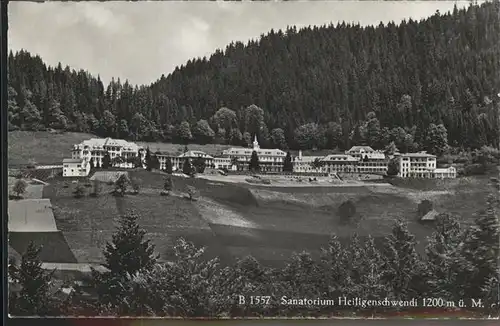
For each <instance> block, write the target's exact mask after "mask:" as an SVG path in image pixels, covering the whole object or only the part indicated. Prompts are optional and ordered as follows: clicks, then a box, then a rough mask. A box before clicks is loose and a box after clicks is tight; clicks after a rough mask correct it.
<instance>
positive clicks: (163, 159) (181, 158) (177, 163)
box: [155, 151, 214, 171]
mask: <svg viewBox="0 0 500 326" xmlns="http://www.w3.org/2000/svg"><path fill="white" fill-rule="evenodd" d="M155 155H156V157H157V158H158V161H160V169H161V170H164V169H165V168H166V163H167V159H170V162H172V171H181V170H182V167H183V166H184V162H185V161H186V160H190V161H191V163H193V160H194V159H197V158H203V159H204V160H205V165H206V166H207V167H211V166H213V165H214V158H213V157H212V156H210V155H208V154H206V153H205V152H202V151H187V152H185V153H182V154H181V155H178V156H175V155H172V154H169V153H160V152H157V153H156V154H155Z"/></svg>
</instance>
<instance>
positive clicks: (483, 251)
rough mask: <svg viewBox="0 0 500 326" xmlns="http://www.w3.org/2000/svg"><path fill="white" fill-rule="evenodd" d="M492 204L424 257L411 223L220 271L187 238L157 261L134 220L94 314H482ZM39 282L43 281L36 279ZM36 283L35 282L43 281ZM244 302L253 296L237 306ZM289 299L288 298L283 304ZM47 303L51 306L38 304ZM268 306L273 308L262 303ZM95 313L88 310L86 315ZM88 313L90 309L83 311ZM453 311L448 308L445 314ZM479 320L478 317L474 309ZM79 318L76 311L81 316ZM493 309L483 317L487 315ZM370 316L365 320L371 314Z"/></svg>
mask: <svg viewBox="0 0 500 326" xmlns="http://www.w3.org/2000/svg"><path fill="white" fill-rule="evenodd" d="M497 205H498V203H497V202H494V201H493V200H489V201H488V203H487V209H486V210H485V211H484V212H483V213H481V214H479V216H478V217H477V219H476V221H475V223H474V225H473V226H472V227H471V228H467V229H465V228H463V227H461V226H460V224H459V223H458V221H457V220H456V219H455V218H454V217H453V216H451V215H445V214H442V215H440V217H439V219H438V220H437V221H436V224H435V225H434V232H433V234H432V236H431V237H430V238H429V243H428V246H427V250H426V254H425V256H421V255H419V254H418V253H417V250H416V241H415V237H414V235H412V234H411V233H410V232H409V230H408V227H407V225H406V223H404V222H402V221H398V222H396V223H395V225H394V226H393V229H392V232H391V234H389V235H388V236H386V237H384V238H380V239H374V238H372V237H361V236H359V235H356V234H354V235H352V236H351V238H350V239H349V241H347V242H341V241H340V239H338V238H337V237H332V238H331V240H330V242H329V243H328V244H326V246H325V247H324V248H322V250H321V255H320V257H319V259H313V257H312V256H311V255H310V254H309V253H307V252H301V253H296V254H294V255H292V257H290V259H289V260H288V262H287V263H286V264H285V266H284V267H282V268H277V269H272V268H268V267H265V266H262V265H261V264H260V263H259V262H258V261H257V260H256V259H254V258H253V257H246V258H244V259H242V260H240V261H238V262H237V263H236V264H234V265H232V266H228V267H224V268H222V267H221V266H219V264H218V260H217V259H212V260H209V259H206V258H205V257H204V250H203V248H198V247H196V246H195V245H193V244H192V243H190V242H187V241H185V240H184V239H178V240H177V241H176V242H175V245H174V247H173V259H171V260H170V261H169V262H168V263H163V262H158V261H157V258H158V256H157V255H155V254H154V246H152V245H151V244H150V243H149V242H148V241H147V240H145V235H146V234H145V232H144V231H143V230H141V228H140V227H139V225H138V223H137V221H138V219H139V217H138V216H137V215H134V214H128V215H126V216H124V217H122V220H121V226H120V228H119V229H118V231H117V232H116V233H115V235H114V236H113V240H112V242H110V243H108V244H107V246H106V248H105V250H104V256H105V257H106V267H107V268H108V269H109V272H107V273H103V274H101V273H97V272H95V271H94V272H93V282H94V284H95V287H96V289H97V292H98V294H99V299H98V300H97V302H95V303H93V304H89V305H88V306H92V309H93V310H92V311H91V312H89V311H87V313H90V314H91V315H96V314H101V315H117V314H119V315H127V316H176V317H250V316H252V317H261V316H282V317H314V316H353V315H358V316H359V315H360V314H363V315H364V314H375V315H377V314H385V313H389V312H394V311H396V310H403V309H405V311H406V312H407V313H408V314H409V315H411V309H413V308H411V309H409V308H405V307H397V306H387V307H381V306H373V307H371V306H368V307H354V306H348V305H340V306H339V305H335V306H332V305H320V304H311V305H307V304H299V305H286V304H282V302H283V300H285V301H286V300H287V298H288V299H290V298H295V299H302V298H311V299H316V298H333V299H334V300H337V299H338V298H339V297H344V296H345V297H349V298H356V297H357V298H363V299H368V300H369V299H384V298H387V299H388V300H411V299H413V298H416V299H419V300H421V299H422V298H424V297H427V298H431V297H434V298H442V299H443V300H450V301H451V300H459V299H470V298H475V299H476V300H477V299H482V302H483V304H484V306H485V307H491V304H492V303H494V302H495V301H496V300H497V297H496V295H497V294H498V291H497V288H498V277H497V273H498V266H497V265H496V258H497V256H496V255H498V242H497V240H498V232H499V231H498V210H497V208H498V207H497ZM35 278H36V277H35ZM36 279H38V278H36ZM268 294H269V296H270V297H269V304H262V303H261V304H255V302H254V304H252V303H251V302H250V301H249V297H250V296H251V295H253V296H262V295H268ZM239 295H243V296H245V297H246V301H245V303H244V304H240V302H239V300H238V299H239ZM283 297H286V298H283ZM40 300H44V299H43V298H40ZM261 300H264V302H265V301H267V300H268V299H267V298H265V297H261ZM88 306H85V307H87V308H86V309H88ZM82 309H83V308H82ZM442 309H443V310H446V309H447V308H442ZM475 309H476V313H477V312H478V311H479V310H478V309H477V308H475ZM75 310H78V307H76V308H75ZM489 312H490V311H488V310H487V309H486V308H485V310H483V311H482V313H489ZM364 316H366V315H364Z"/></svg>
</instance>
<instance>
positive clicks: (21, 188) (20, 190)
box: [12, 179, 28, 198]
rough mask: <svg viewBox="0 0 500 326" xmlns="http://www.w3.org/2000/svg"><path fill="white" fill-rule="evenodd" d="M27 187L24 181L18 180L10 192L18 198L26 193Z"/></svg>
mask: <svg viewBox="0 0 500 326" xmlns="http://www.w3.org/2000/svg"><path fill="white" fill-rule="evenodd" d="M27 187H28V184H27V183H26V181H24V180H21V179H19V180H17V181H16V183H15V184H14V187H13V188H12V191H13V192H14V193H15V194H16V195H17V197H18V198H20V197H21V195H23V194H24V193H25V192H26V188H27Z"/></svg>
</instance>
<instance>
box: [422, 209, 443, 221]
mask: <svg viewBox="0 0 500 326" xmlns="http://www.w3.org/2000/svg"><path fill="white" fill-rule="evenodd" d="M438 215H439V213H438V212H437V211H436V210H434V209H432V210H430V211H429V212H428V213H427V214H425V215H424V216H422V217H421V218H420V220H421V221H435V220H436V218H437V217H438Z"/></svg>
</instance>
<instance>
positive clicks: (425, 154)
mask: <svg viewBox="0 0 500 326" xmlns="http://www.w3.org/2000/svg"><path fill="white" fill-rule="evenodd" d="M401 156H402V157H436V155H432V154H427V153H426V152H418V153H404V154H401Z"/></svg>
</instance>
